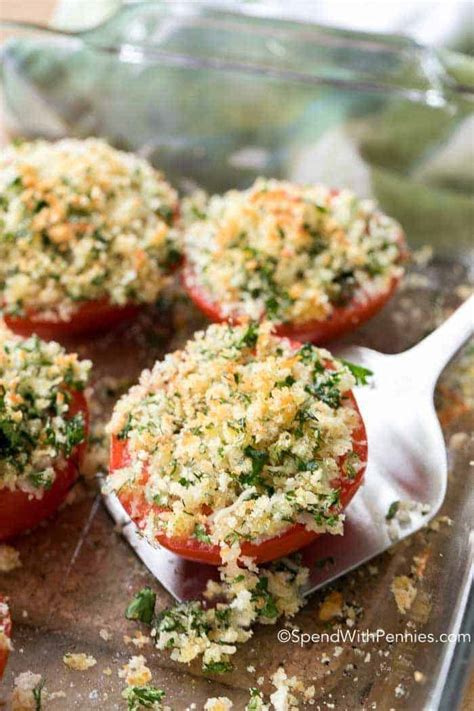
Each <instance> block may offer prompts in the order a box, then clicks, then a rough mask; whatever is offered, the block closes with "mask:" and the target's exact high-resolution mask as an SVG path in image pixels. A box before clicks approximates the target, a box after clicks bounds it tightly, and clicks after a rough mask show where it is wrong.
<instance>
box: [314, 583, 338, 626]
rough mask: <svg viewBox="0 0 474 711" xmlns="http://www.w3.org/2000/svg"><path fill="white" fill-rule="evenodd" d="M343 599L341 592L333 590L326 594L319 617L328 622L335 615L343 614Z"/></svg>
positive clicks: (320, 607)
mask: <svg viewBox="0 0 474 711" xmlns="http://www.w3.org/2000/svg"><path fill="white" fill-rule="evenodd" d="M342 604H343V599H342V595H341V593H340V592H338V591H337V590H333V591H332V592H330V593H329V595H326V597H325V598H324V600H323V602H322V603H321V605H320V606H319V612H318V617H319V619H320V620H321V621H322V622H328V621H329V620H332V619H333V618H334V617H341V616H342Z"/></svg>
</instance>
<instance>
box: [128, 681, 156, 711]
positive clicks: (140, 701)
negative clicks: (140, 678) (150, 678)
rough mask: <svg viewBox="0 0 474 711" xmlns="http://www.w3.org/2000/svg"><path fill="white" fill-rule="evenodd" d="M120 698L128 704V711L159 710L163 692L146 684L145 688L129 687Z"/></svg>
mask: <svg viewBox="0 0 474 711" xmlns="http://www.w3.org/2000/svg"><path fill="white" fill-rule="evenodd" d="M122 696H123V698H124V699H125V700H126V702H127V704H128V705H127V708H128V711H140V709H157V708H160V707H161V701H162V700H163V699H164V697H165V692H164V691H163V690H162V689H158V688H157V687H156V686H150V685H149V684H146V685H145V686H129V687H128V688H127V689H125V690H124V691H123V692H122Z"/></svg>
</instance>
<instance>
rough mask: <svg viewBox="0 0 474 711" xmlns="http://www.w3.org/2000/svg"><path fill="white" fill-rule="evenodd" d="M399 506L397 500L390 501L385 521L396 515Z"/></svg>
mask: <svg viewBox="0 0 474 711" xmlns="http://www.w3.org/2000/svg"><path fill="white" fill-rule="evenodd" d="M399 506H400V502H399V501H392V503H391V504H390V506H389V507H388V511H387V515H386V516H385V518H386V519H387V521H391V520H392V518H395V516H396V515H397V512H398V509H399Z"/></svg>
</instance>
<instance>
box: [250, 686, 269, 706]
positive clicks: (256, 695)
mask: <svg viewBox="0 0 474 711" xmlns="http://www.w3.org/2000/svg"><path fill="white" fill-rule="evenodd" d="M249 692H250V699H249V700H248V703H247V706H246V707H245V711H269V709H270V707H269V706H268V704H266V703H265V701H264V700H263V694H262V692H261V691H260V689H257V688H255V687H253V688H252V689H249Z"/></svg>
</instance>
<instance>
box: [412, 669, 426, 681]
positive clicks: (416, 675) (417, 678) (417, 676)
mask: <svg viewBox="0 0 474 711" xmlns="http://www.w3.org/2000/svg"><path fill="white" fill-rule="evenodd" d="M413 677H414V679H415V681H416V683H417V684H424V683H425V681H426V676H425V674H423V672H420V671H416V672H414V673H413Z"/></svg>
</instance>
